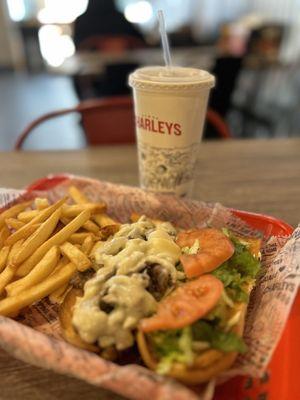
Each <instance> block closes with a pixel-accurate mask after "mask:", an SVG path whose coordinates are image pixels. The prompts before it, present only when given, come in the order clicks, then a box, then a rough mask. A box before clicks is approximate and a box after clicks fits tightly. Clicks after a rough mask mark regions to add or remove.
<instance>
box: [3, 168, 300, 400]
mask: <svg viewBox="0 0 300 400" xmlns="http://www.w3.org/2000/svg"><path fill="white" fill-rule="evenodd" d="M70 185H76V186H77V187H80V189H81V190H83V192H84V193H85V194H86V195H87V196H88V197H89V198H90V199H91V201H95V200H103V201H105V202H106V203H107V204H108V213H109V214H110V215H111V216H113V217H115V218H117V219H118V220H120V221H122V222H126V221H128V219H129V217H130V214H131V213H132V212H137V213H139V214H146V215H148V216H149V217H155V218H160V219H165V220H169V221H171V222H173V223H174V224H176V225H177V226H179V227H182V228H189V227H203V226H207V225H209V226H214V227H219V228H220V227H224V226H226V227H228V228H230V229H231V230H233V231H234V232H235V233H237V234H240V235H253V236H259V235H260V232H257V231H255V230H253V229H252V228H251V227H249V226H248V225H247V224H246V223H244V222H243V221H242V220H240V219H239V218H237V217H236V216H234V215H233V214H232V213H231V212H230V210H228V209H226V208H225V207H223V206H221V205H220V204H207V203H203V202H197V201H191V200H182V199H179V198H176V197H173V196H168V195H155V194H151V193H146V192H144V191H142V190H141V189H137V188H131V187H126V186H120V185H114V184H111V183H107V182H100V181H96V180H92V179H87V178H81V177H74V176H69V179H67V180H65V181H64V182H62V183H60V184H59V185H58V186H56V187H54V188H52V189H50V190H48V191H47V192H42V193H41V192H39V193H38V195H39V196H47V197H48V198H49V199H50V200H53V201H54V200H56V199H58V198H59V197H61V196H62V195H64V194H65V193H66V192H67V189H68V187H69V186H70ZM23 196H24V192H22V191H17V190H13V189H1V190H0V206H1V207H3V206H5V205H7V204H9V203H11V201H14V202H18V201H19V200H20V199H22V198H23ZM25 196H28V194H26V193H25ZM30 196H34V193H32V194H31V195H30ZM262 256H263V258H262V264H263V273H262V274H261V277H260V279H259V280H258V283H257V286H256V288H255V289H254V290H253V293H252V295H251V299H250V304H249V307H248V313H247V318H246V326H245V333H244V339H245V341H246V343H247V345H248V349H249V350H248V352H247V353H246V354H245V355H243V356H239V357H238V359H237V361H236V363H235V365H234V366H233V368H231V369H230V370H229V371H228V372H227V373H226V374H224V375H223V378H222V379H224V378H226V377H232V376H236V375H250V376H252V377H259V376H261V375H262V374H263V372H264V370H265V368H266V366H267V364H268V362H269V360H270V358H271V356H272V353H273V351H274V350H275V347H276V344H277V342H278V341H279V339H280V336H281V333H282V331H283V328H284V325H285V322H286V320H287V318H288V315H289V310H290V308H291V305H292V303H293V300H294V297H295V295H296V293H297V288H298V285H299V277H300V276H299V265H300V228H297V229H295V231H294V233H293V235H292V236H291V237H290V238H287V237H276V238H275V237H271V238H268V240H267V241H265V242H264V245H263V249H262ZM57 310H58V306H57V305H53V304H51V303H50V302H49V301H48V300H47V299H45V300H43V301H41V302H39V303H37V304H36V305H34V306H32V307H29V308H27V309H26V310H24V312H23V313H22V314H21V316H20V317H19V318H18V321H13V320H11V319H9V318H5V317H0V345H1V346H2V347H3V348H4V349H5V350H6V351H8V352H9V353H11V354H12V355H13V356H15V357H16V358H19V359H21V360H23V361H26V362H28V363H31V364H33V365H37V366H40V367H44V368H49V369H52V370H54V371H56V372H59V373H63V374H66V375H71V376H74V377H76V378H79V379H82V380H84V381H86V382H89V383H91V384H93V385H96V386H101V387H103V388H106V389H110V390H112V391H115V392H116V393H119V394H122V395H123V396H126V397H128V398H131V399H145V400H147V399H149V400H150V399H151V400H160V399H164V400H168V399H174V400H177V399H178V400H185V399H190V400H193V399H197V398H199V396H198V395H197V394H196V393H195V392H194V391H191V390H190V389H188V388H186V387H185V386H183V385H181V384H179V383H178V382H175V381H174V380H171V379H167V378H165V377H161V376H158V375H157V374H155V373H153V372H151V371H149V370H147V369H146V368H144V367H141V366H138V365H133V364H132V365H127V366H119V365H117V364H114V363H112V362H108V361H105V360H103V359H101V358H99V357H98V356H97V355H94V354H91V353H88V352H86V351H83V350H80V349H77V348H75V347H73V346H71V345H69V344H68V343H66V342H64V341H63V340H62V339H61V338H60V330H59V323H58V321H57ZM26 325H27V326H26ZM38 331H39V332H38Z"/></svg>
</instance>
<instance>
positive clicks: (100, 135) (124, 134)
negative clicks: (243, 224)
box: [15, 96, 232, 150]
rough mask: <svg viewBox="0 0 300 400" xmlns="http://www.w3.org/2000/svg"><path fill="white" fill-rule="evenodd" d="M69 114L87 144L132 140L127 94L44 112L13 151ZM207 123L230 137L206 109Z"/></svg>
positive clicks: (216, 117)
mask: <svg viewBox="0 0 300 400" xmlns="http://www.w3.org/2000/svg"><path fill="white" fill-rule="evenodd" d="M70 113H79V114H80V115H81V121H82V126H83V129H84V132H85V135H86V138H87V142H88V144H89V145H105V144H126V143H127V144H129V143H134V142H135V124H134V112H133V102H132V98H131V97H130V96H121V97H109V98H105V99H93V100H86V101H83V102H81V103H79V104H78V105H77V106H76V107H72V108H65V109H61V110H57V111H53V112H50V113H47V114H45V115H43V116H41V117H39V118H37V119H36V120H34V121H33V122H31V123H30V124H29V125H28V126H27V127H26V128H25V129H24V131H23V132H22V133H21V134H20V136H19V137H18V139H17V141H16V143H15V150H22V148H23V144H24V142H25V141H26V138H27V137H28V136H29V135H30V134H31V132H32V131H33V130H34V129H35V128H36V127H38V126H39V125H40V124H41V123H43V122H45V121H47V120H50V119H52V118H56V117H61V116H63V115H66V114H70ZM207 122H208V123H209V124H211V125H212V126H213V127H214V129H215V130H216V131H217V132H218V134H219V137H220V138H222V139H229V138H231V137H232V136H231V133H230V130H229V128H228V127H227V125H226V123H225V122H224V120H223V119H222V118H221V117H220V115H219V114H218V113H216V112H215V111H213V110H210V109H209V110H208V111H207Z"/></svg>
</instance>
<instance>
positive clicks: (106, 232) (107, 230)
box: [99, 224, 120, 240]
mask: <svg viewBox="0 0 300 400" xmlns="http://www.w3.org/2000/svg"><path fill="white" fill-rule="evenodd" d="M119 229H120V224H117V225H106V226H104V227H103V228H101V229H100V232H99V238H100V240H106V239H108V238H109V237H110V236H112V235H114V234H115V233H117V232H118V230H119Z"/></svg>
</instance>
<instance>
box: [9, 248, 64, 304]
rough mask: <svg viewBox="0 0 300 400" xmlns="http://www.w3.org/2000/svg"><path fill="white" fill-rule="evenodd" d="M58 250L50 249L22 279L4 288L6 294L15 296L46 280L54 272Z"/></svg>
mask: <svg viewBox="0 0 300 400" xmlns="http://www.w3.org/2000/svg"><path fill="white" fill-rule="evenodd" d="M59 255H60V252H59V248H58V246H54V247H52V248H51V249H50V250H49V251H48V252H47V253H46V254H45V255H44V257H43V258H42V259H41V261H40V262H39V263H38V264H37V265H36V266H35V267H34V268H33V269H32V270H31V271H30V272H29V274H28V275H26V276H25V277H24V278H22V279H18V280H17V281H14V282H12V283H10V284H9V285H7V286H6V288H5V289H6V292H7V294H8V296H15V295H17V294H19V293H21V292H22V291H23V290H26V289H27V288H29V287H32V286H34V285H36V284H38V283H40V282H41V281H42V280H43V279H45V278H47V276H48V275H50V273H51V272H52V271H53V270H54V268H55V266H56V264H57V262H58V259H59Z"/></svg>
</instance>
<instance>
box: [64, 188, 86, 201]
mask: <svg viewBox="0 0 300 400" xmlns="http://www.w3.org/2000/svg"><path fill="white" fill-rule="evenodd" d="M69 195H70V197H71V199H72V200H73V201H74V203H76V204H84V203H88V202H89V200H88V198H87V197H86V196H85V195H84V194H83V193H82V192H81V191H80V190H79V189H78V188H77V187H76V186H70V187H69Z"/></svg>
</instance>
